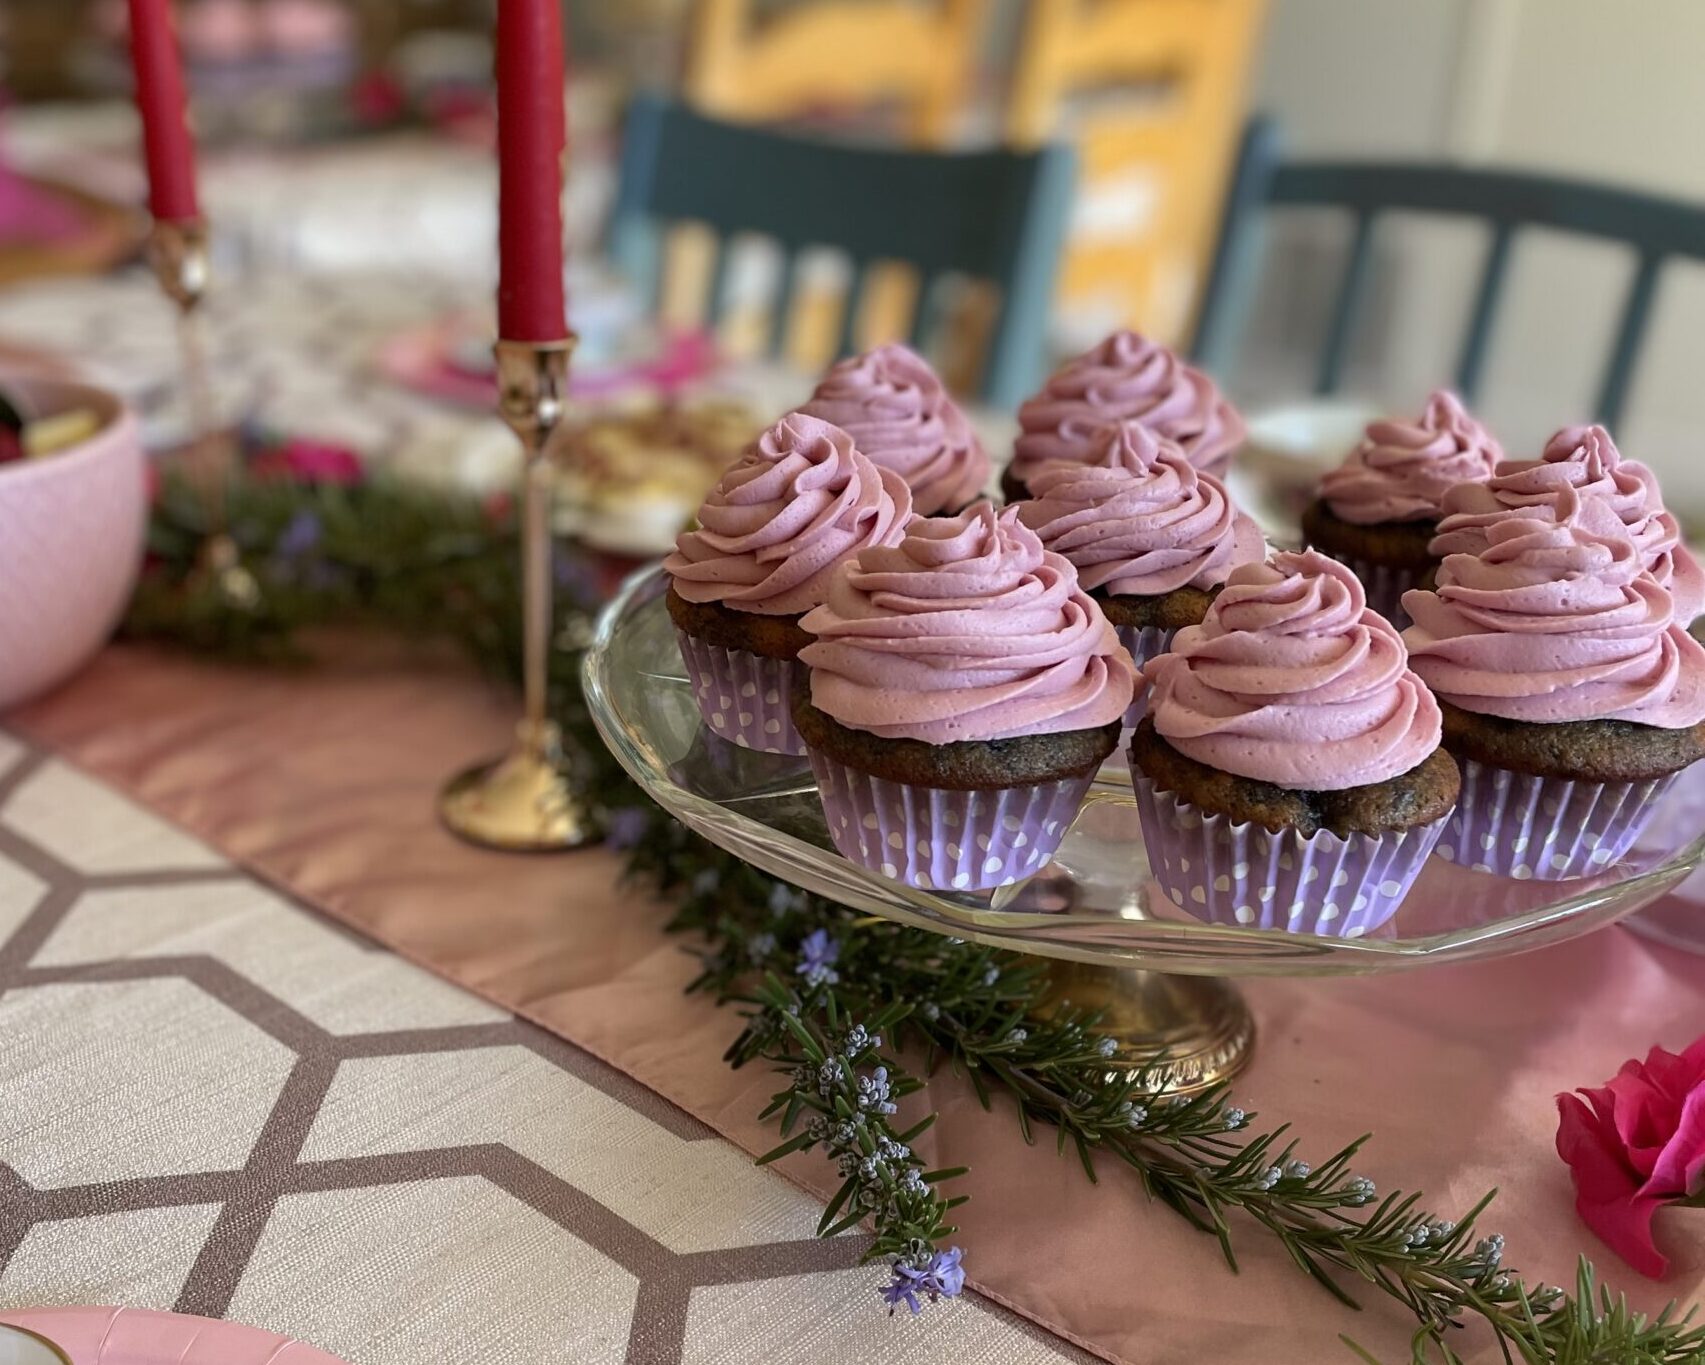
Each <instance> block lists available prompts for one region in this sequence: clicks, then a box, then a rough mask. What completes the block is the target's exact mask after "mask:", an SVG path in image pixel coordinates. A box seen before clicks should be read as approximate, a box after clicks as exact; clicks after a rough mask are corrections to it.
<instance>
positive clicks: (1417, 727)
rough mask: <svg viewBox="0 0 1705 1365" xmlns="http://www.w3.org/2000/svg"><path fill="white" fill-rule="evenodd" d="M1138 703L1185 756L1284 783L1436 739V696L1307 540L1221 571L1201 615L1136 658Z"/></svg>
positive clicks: (1391, 758)
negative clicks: (1142, 694) (1143, 659)
mask: <svg viewBox="0 0 1705 1365" xmlns="http://www.w3.org/2000/svg"><path fill="white" fill-rule="evenodd" d="M1143 673H1144V675H1145V676H1146V677H1147V678H1148V680H1149V683H1150V685H1151V686H1152V687H1153V689H1154V690H1153V692H1152V693H1151V694H1150V699H1149V715H1151V716H1153V717H1154V725H1155V729H1156V730H1158V731H1159V732H1160V733H1161V734H1162V735H1163V736H1164V737H1165V738H1166V740H1167V742H1168V743H1169V744H1171V745H1172V746H1173V748H1175V749H1177V750H1178V751H1179V752H1180V753H1182V754H1184V755H1186V756H1187V757H1189V758H1193V759H1195V760H1196V761H1197V762H1199V763H1206V764H1208V765H1209V766H1210V767H1214V768H1218V769H1220V770H1221V771H1222V772H1228V773H1235V774H1237V775H1238V776H1240V777H1248V778H1253V779H1254V780H1256V781H1259V782H1272V783H1274V784H1276V785H1278V786H1281V787H1289V788H1291V789H1292V790H1296V791H1342V790H1344V789H1345V788H1348V787H1362V786H1366V785H1368V784H1369V783H1373V782H1383V781H1385V780H1387V779H1388V778H1393V777H1397V776H1399V775H1400V774H1402V773H1406V772H1408V771H1409V770H1410V769H1411V768H1414V767H1416V766H1417V765H1419V764H1420V763H1422V762H1424V761H1425V760H1426V758H1427V756H1428V755H1429V754H1431V753H1432V752H1433V750H1435V749H1437V748H1438V747H1439V734H1440V729H1441V720H1440V716H1439V706H1438V703H1437V702H1436V701H1434V700H1433V697H1432V694H1431V693H1430V692H1428V691H1427V689H1426V687H1425V686H1424V685H1423V684H1422V682H1421V680H1420V679H1419V678H1418V677H1416V676H1415V674H1414V673H1413V672H1412V671H1410V668H1409V663H1408V658H1407V656H1406V655H1405V654H1404V651H1403V641H1402V640H1401V639H1399V638H1398V635H1397V632H1396V631H1395V630H1393V629H1392V628H1391V626H1390V625H1389V624H1388V623H1387V622H1386V621H1385V620H1384V618H1382V617H1380V616H1378V615H1376V614H1375V613H1373V612H1371V611H1369V610H1368V608H1367V596H1366V594H1365V593H1364V592H1363V590H1362V585H1361V584H1360V583H1359V582H1358V581H1357V580H1356V576H1355V575H1354V574H1353V573H1351V572H1350V570H1349V569H1347V568H1345V567H1344V566H1343V565H1342V564H1340V563H1338V561H1337V560H1335V559H1328V558H1327V557H1326V556H1325V555H1323V554H1320V553H1318V552H1317V551H1314V550H1304V551H1302V552H1301V553H1300V554H1277V555H1274V556H1273V558H1272V560H1271V561H1270V562H1268V563H1266V564H1243V565H1239V566H1238V567H1237V568H1236V569H1233V570H1232V573H1231V577H1230V578H1229V579H1227V580H1226V585H1225V587H1224V588H1223V589H1222V590H1221V591H1220V595H1219V596H1218V597H1217V598H1216V599H1215V600H1214V605H1213V606H1212V607H1210V608H1209V609H1208V619H1207V620H1206V621H1204V622H1203V623H1202V624H1201V625H1199V626H1187V627H1185V628H1184V629H1183V630H1181V631H1179V632H1178V634H1177V635H1176V636H1175V637H1173V641H1172V650H1171V652H1170V653H1168V654H1162V655H1159V656H1157V657H1156V658H1153V659H1150V660H1149V661H1148V663H1147V664H1146V665H1144V668H1143Z"/></svg>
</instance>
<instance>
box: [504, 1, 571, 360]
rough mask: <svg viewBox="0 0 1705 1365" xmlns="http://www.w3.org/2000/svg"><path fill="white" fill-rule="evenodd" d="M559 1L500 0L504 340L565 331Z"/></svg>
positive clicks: (551, 337)
mask: <svg viewBox="0 0 1705 1365" xmlns="http://www.w3.org/2000/svg"><path fill="white" fill-rule="evenodd" d="M560 4H561V0H498V4H497V158H498V161H497V166H498V177H497V250H498V258H499V260H498V280H497V333H498V335H499V336H500V337H502V338H503V339H504V340H505V341H559V340H561V339H562V338H563V337H564V336H566V335H567V334H568V321H567V314H566V313H565V311H564V308H563V298H562V149H563V140H564V136H565V120H564V116H563V104H562V87H563V51H562V10H561V9H560Z"/></svg>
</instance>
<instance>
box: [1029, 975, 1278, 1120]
mask: <svg viewBox="0 0 1705 1365" xmlns="http://www.w3.org/2000/svg"><path fill="white" fill-rule="evenodd" d="M1048 980H1049V992H1048V995H1049V1004H1050V1005H1051V1006H1054V1007H1057V1006H1059V1005H1063V1004H1066V1003H1067V1002H1069V1003H1071V1004H1072V1005H1075V1006H1076V1007H1078V1008H1079V1009H1087V1010H1100V1011H1101V1014H1102V1018H1101V1023H1100V1024H1099V1025H1098V1026H1097V1029H1098V1031H1099V1032H1101V1033H1105V1034H1108V1035H1110V1036H1111V1037H1112V1038H1113V1039H1114V1040H1115V1041H1116V1042H1117V1043H1118V1044H1119V1051H1118V1053H1117V1054H1116V1058H1117V1061H1119V1062H1122V1063H1124V1064H1125V1065H1127V1066H1129V1067H1130V1068H1132V1069H1133V1070H1135V1069H1137V1068H1141V1067H1151V1068H1152V1070H1151V1072H1150V1074H1151V1076H1152V1078H1153V1079H1154V1081H1155V1082H1156V1088H1157V1089H1158V1088H1160V1087H1161V1086H1162V1085H1164V1087H1165V1088H1166V1089H1167V1090H1168V1091H1170V1092H1171V1093H1174V1094H1182V1095H1188V1094H1193V1093H1195V1092H1196V1091H1199V1090H1206V1089H1207V1088H1208V1087H1209V1086H1212V1085H1218V1084H1220V1083H1221V1082H1223V1081H1229V1080H1230V1079H1231V1078H1232V1077H1233V1076H1235V1075H1237V1073H1238V1072H1240V1071H1242V1070H1243V1067H1244V1065H1245V1063H1247V1062H1248V1060H1249V1054H1250V1051H1251V1050H1252V1049H1253V1047H1254V1045H1255V1021H1254V1019H1252V1018H1251V1017H1250V1014H1249V1007H1248V1006H1247V1005H1245V1004H1244V1003H1243V997H1242V996H1241V995H1240V994H1239V993H1238V992H1237V990H1236V989H1235V988H1233V987H1232V986H1231V984H1230V983H1229V982H1227V981H1224V980H1222V979H1220V978H1218V977H1211V976H1172V975H1169V974H1167V973H1165V972H1152V971H1145V970H1143V969H1141V968H1137V967H1096V966H1091V965H1090V964H1088V963H1084V962H1067V961H1055V962H1052V963H1050V964H1049V966H1048Z"/></svg>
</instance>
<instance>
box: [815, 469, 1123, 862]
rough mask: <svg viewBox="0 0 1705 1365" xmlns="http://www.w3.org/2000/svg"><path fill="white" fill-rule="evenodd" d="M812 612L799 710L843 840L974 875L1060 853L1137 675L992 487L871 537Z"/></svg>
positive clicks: (861, 857)
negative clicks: (901, 531) (887, 534)
mask: <svg viewBox="0 0 1705 1365" xmlns="http://www.w3.org/2000/svg"><path fill="white" fill-rule="evenodd" d="M803 624H804V627H805V629H806V630H807V631H808V632H810V634H811V635H812V636H813V640H812V643H811V644H810V645H808V646H807V647H806V648H805V649H803V650H802V651H800V656H799V658H800V662H801V663H802V664H804V665H806V667H807V669H808V682H807V685H806V687H805V688H802V689H801V691H800V693H799V695H798V696H796V698H795V700H794V720H795V722H796V724H797V726H798V729H799V733H800V734H801V735H802V736H803V737H804V739H805V743H806V746H807V748H808V749H809V751H810V754H811V767H812V770H813V771H814V772H815V773H816V775H817V784H818V789H819V791H820V792H821V793H822V799H823V813H824V815H825V816H826V817H827V820H828V825H829V834H830V837H831V838H832V839H833V840H834V842H835V847H836V848H838V849H839V850H840V851H841V852H842V854H844V855H845V856H846V857H847V858H848V859H849V860H851V861H852V862H855V863H858V864H860V865H861V866H864V867H867V868H870V869H871V870H873V871H877V872H881V873H882V874H883V875H884V876H887V877H893V878H896V879H898V880H900V881H902V882H905V883H906V884H907V885H909V886H918V887H933V888H936V889H940V890H961V891H978V890H986V889H988V888H990V887H994V886H1003V885H1006V884H1007V883H1009V882H1015V881H1018V880H1019V879H1021V878H1023V877H1027V876H1029V875H1030V874H1031V873H1033V872H1036V871H1037V870H1038V869H1040V868H1041V867H1043V866H1044V865H1045V864H1046V863H1047V861H1048V859H1049V858H1050V857H1052V855H1053V853H1054V850H1055V849H1056V848H1057V847H1058V846H1059V843H1060V840H1061V839H1062V838H1063V837H1064V835H1065V832H1066V829H1067V827H1068V826H1070V824H1071V822H1072V818H1073V816H1074V815H1075V814H1076V813H1077V808H1078V805H1079V804H1080V803H1081V802H1082V800H1083V797H1084V793H1085V792H1087V791H1088V790H1089V785H1090V783H1091V782H1092V781H1093V780H1094V777H1095V773H1096V770H1097V769H1098V768H1099V767H1100V766H1101V763H1102V761H1103V760H1105V759H1106V758H1107V756H1108V755H1109V754H1110V753H1112V752H1113V749H1114V746H1115V745H1116V744H1117V743H1118V735H1119V718H1120V717H1121V716H1123V715H1124V713H1125V709H1126V708H1127V707H1128V706H1129V705H1130V704H1131V697H1132V693H1133V692H1134V690H1135V687H1136V683H1137V673H1136V669H1135V667H1134V666H1133V665H1132V663H1131V660H1130V657H1129V656H1128V655H1127V654H1126V653H1125V651H1124V650H1123V649H1122V648H1121V647H1120V645H1119V640H1118V637H1117V636H1116V635H1115V634H1114V633H1113V627H1112V626H1110V625H1109V624H1108V623H1107V620H1106V618H1105V617H1104V616H1102V614H1101V610H1100V608H1098V607H1097V606H1096V605H1095V603H1094V602H1093V601H1091V600H1090V598H1089V597H1088V595H1087V594H1085V593H1084V591H1083V589H1082V588H1080V587H1079V586H1078V582H1077V574H1076V572H1075V571H1074V570H1073V569H1072V566H1071V564H1070V563H1069V562H1068V561H1067V560H1066V559H1064V558H1062V557H1061V556H1060V555H1057V554H1053V553H1051V552H1050V551H1047V550H1044V549H1043V548H1042V542H1041V541H1040V540H1039V539H1037V537H1036V533H1035V532H1034V531H1031V530H1030V529H1029V528H1028V527H1026V526H1025V525H1024V524H1023V523H1022V522H1021V521H1019V519H1018V515H1017V513H1016V512H1015V511H1014V510H1012V509H1010V508H1009V509H1007V510H1006V511H1004V512H1000V513H998V514H997V512H996V511H995V509H994V508H993V506H991V505H990V504H989V503H987V502H979V503H976V504H974V505H973V506H972V507H970V508H969V509H968V510H966V511H964V512H962V513H960V514H959V515H958V516H954V517H934V518H928V519H919V520H916V521H913V522H912V524H911V525H910V526H908V527H907V528H906V533H905V536H904V538H903V539H901V541H900V542H899V544H897V545H876V546H872V547H871V548H870V549H867V550H863V551H861V552H860V553H859V554H858V555H857V556H856V557H855V558H853V559H852V560H850V561H849V562H847V563H846V564H844V565H842V567H841V568H840V570H839V571H838V572H837V573H835V575H834V576H833V579H832V581H831V582H830V584H829V597H828V601H827V602H825V603H824V604H823V605H822V606H821V607H818V608H817V609H816V610H815V611H813V612H811V613H810V614H809V615H808V616H807V617H806V618H805V620H804V622H803Z"/></svg>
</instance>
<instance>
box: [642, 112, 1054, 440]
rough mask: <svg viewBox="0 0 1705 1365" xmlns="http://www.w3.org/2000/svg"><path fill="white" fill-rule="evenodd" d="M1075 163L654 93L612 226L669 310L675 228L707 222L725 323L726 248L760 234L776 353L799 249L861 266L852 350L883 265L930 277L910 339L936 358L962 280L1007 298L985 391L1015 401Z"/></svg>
mask: <svg viewBox="0 0 1705 1365" xmlns="http://www.w3.org/2000/svg"><path fill="white" fill-rule="evenodd" d="M1073 170H1074V166H1073V160H1072V154H1071V152H1070V151H1069V150H1068V149H1067V148H1065V147H1059V146H1048V147H1043V148H1042V149H1040V150H1038V151H1026V152H1017V151H980V152H929V151H910V150H905V151H902V150H893V149H888V148H872V147H857V146H845V145H841V144H838V143H829V142H821V141H816V140H812V139H807V138H802V137H797V136H794V135H791V134H787V133H780V132H774V131H771V130H768V129H764V128H754V127H748V126H744V125H736V124H728V123H721V122H718V121H716V120H714V119H710V118H706V117H704V116H703V115H702V114H697V113H694V112H693V111H692V110H690V109H688V108H686V107H685V106H684V105H681V104H678V103H675V102H672V101H667V100H663V99H659V98H657V97H654V96H648V95H642V96H638V97H636V98H635V99H634V101H633V102H632V104H631V105H630V106H629V109H628V116H627V126H626V130H625V134H624V140H623V147H622V158H621V169H620V174H619V180H618V187H617V192H616V202H615V208H614V210H613V213H612V216H611V229H610V237H611V249H612V251H613V253H614V255H615V256H616V259H617V261H618V263H619V264H620V265H621V266H622V267H623V268H624V270H625V271H626V272H627V273H628V275H629V276H630V278H632V279H634V280H636V281H638V282H639V283H640V284H641V286H642V287H644V288H646V289H647V290H648V292H649V293H650V294H651V295H652V298H653V300H655V298H656V292H657V287H658V279H659V273H660V272H659V270H658V261H659V257H660V251H661V244H662V241H663V231H662V229H664V228H667V227H668V226H670V225H673V224H676V223H684V222H692V223H703V224H707V225H708V226H709V227H710V228H711V229H712V230H713V231H714V232H715V233H716V234H717V254H716V265H715V267H714V269H713V272H712V283H711V295H710V298H709V300H708V307H707V310H706V312H707V316H708V318H709V320H710V322H711V323H712V325H715V324H716V323H717V322H719V321H720V320H721V318H722V316H723V313H724V307H725V303H726V300H725V298H724V295H725V293H726V289H725V284H726V278H727V270H728V260H729V255H730V252H729V240H730V238H732V237H733V236H734V235H736V234H748V233H749V234H755V235H758V236H760V237H768V238H770V239H772V240H773V241H775V242H777V243H778V244H779V245H780V247H781V249H782V251H783V253H784V257H785V267H784V270H783V278H782V285H781V288H780V289H779V290H778V291H777V292H776V296H775V298H774V299H773V301H772V303H771V306H770V327H769V335H770V348H771V350H772V352H775V353H779V352H780V350H781V347H782V345H783V344H784V341H785V337H784V335H783V334H784V332H785V330H786V327H785V324H786V321H787V319H788V318H789V317H790V316H791V313H792V306H793V301H794V288H795V284H796V282H797V273H798V270H797V267H798V261H799V255H800V252H801V251H803V250H805V249H807V248H812V247H831V248H835V249H838V250H840V251H842V252H845V253H846V254H847V255H848V256H849V257H850V258H851V259H852V263H853V279H852V285H851V287H850V288H849V290H848V292H847V296H846V300H845V305H844V307H843V309H842V323H841V332H840V343H839V352H840V353H841V354H846V353H847V352H849V351H851V350H852V348H853V327H854V322H855V319H856V318H857V316H858V304H859V301H860V298H861V296H862V291H863V288H864V285H865V282H866V277H867V275H868V273H869V271H870V268H871V267H872V266H873V265H874V264H876V263H879V262H882V261H903V262H905V263H906V264H908V265H910V266H912V267H914V268H915V269H916V270H917V271H918V273H919V276H920V280H921V283H920V287H919V291H918V305H917V307H916V309H915V310H914V316H913V318H912V323H911V329H910V337H909V339H910V341H911V342H912V344H913V345H914V346H916V347H917V348H918V349H920V350H923V351H925V352H926V353H927V352H928V350H929V349H930V342H931V340H932V337H931V331H932V328H933V327H934V326H935V325H936V324H937V323H938V321H939V318H938V316H937V314H938V311H939V310H936V309H932V308H931V307H930V303H931V301H932V297H934V296H935V295H937V294H938V293H939V289H940V286H941V283H942V281H943V280H944V279H945V278H946V277H948V276H952V275H963V276H969V277H972V278H975V279H979V280H985V281H988V282H990V283H992V284H993V285H994V286H995V287H996V288H997V289H998V290H999V291H1000V302H999V312H998V316H997V318H996V321H995V324H994V327H993V331H992V334H991V340H990V344H989V348H988V353H987V356H986V358H985V360H984V365H983V375H982V383H981V386H980V392H981V396H982V398H983V399H984V400H985V401H987V402H989V403H993V404H997V405H1001V406H1011V405H1014V404H1016V403H1017V402H1018V401H1019V400H1020V399H1021V398H1023V397H1024V395H1025V394H1026V393H1028V392H1029V391H1030V390H1031V389H1032V388H1034V387H1035V385H1036V384H1037V383H1038V382H1039V381H1040V379H1041V376H1042V374H1043V373H1044V365H1045V360H1046V355H1045V347H1046V342H1047V332H1048V315H1049V306H1050V304H1051V302H1052V299H1053V292H1054V277H1055V274H1056V271H1057V269H1058V266H1059V259H1060V250H1061V247H1062V244H1063V242H1064V239H1065V228H1066V215H1067V213H1068V211H1069V209H1070V206H1071V190H1072V179H1073Z"/></svg>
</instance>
